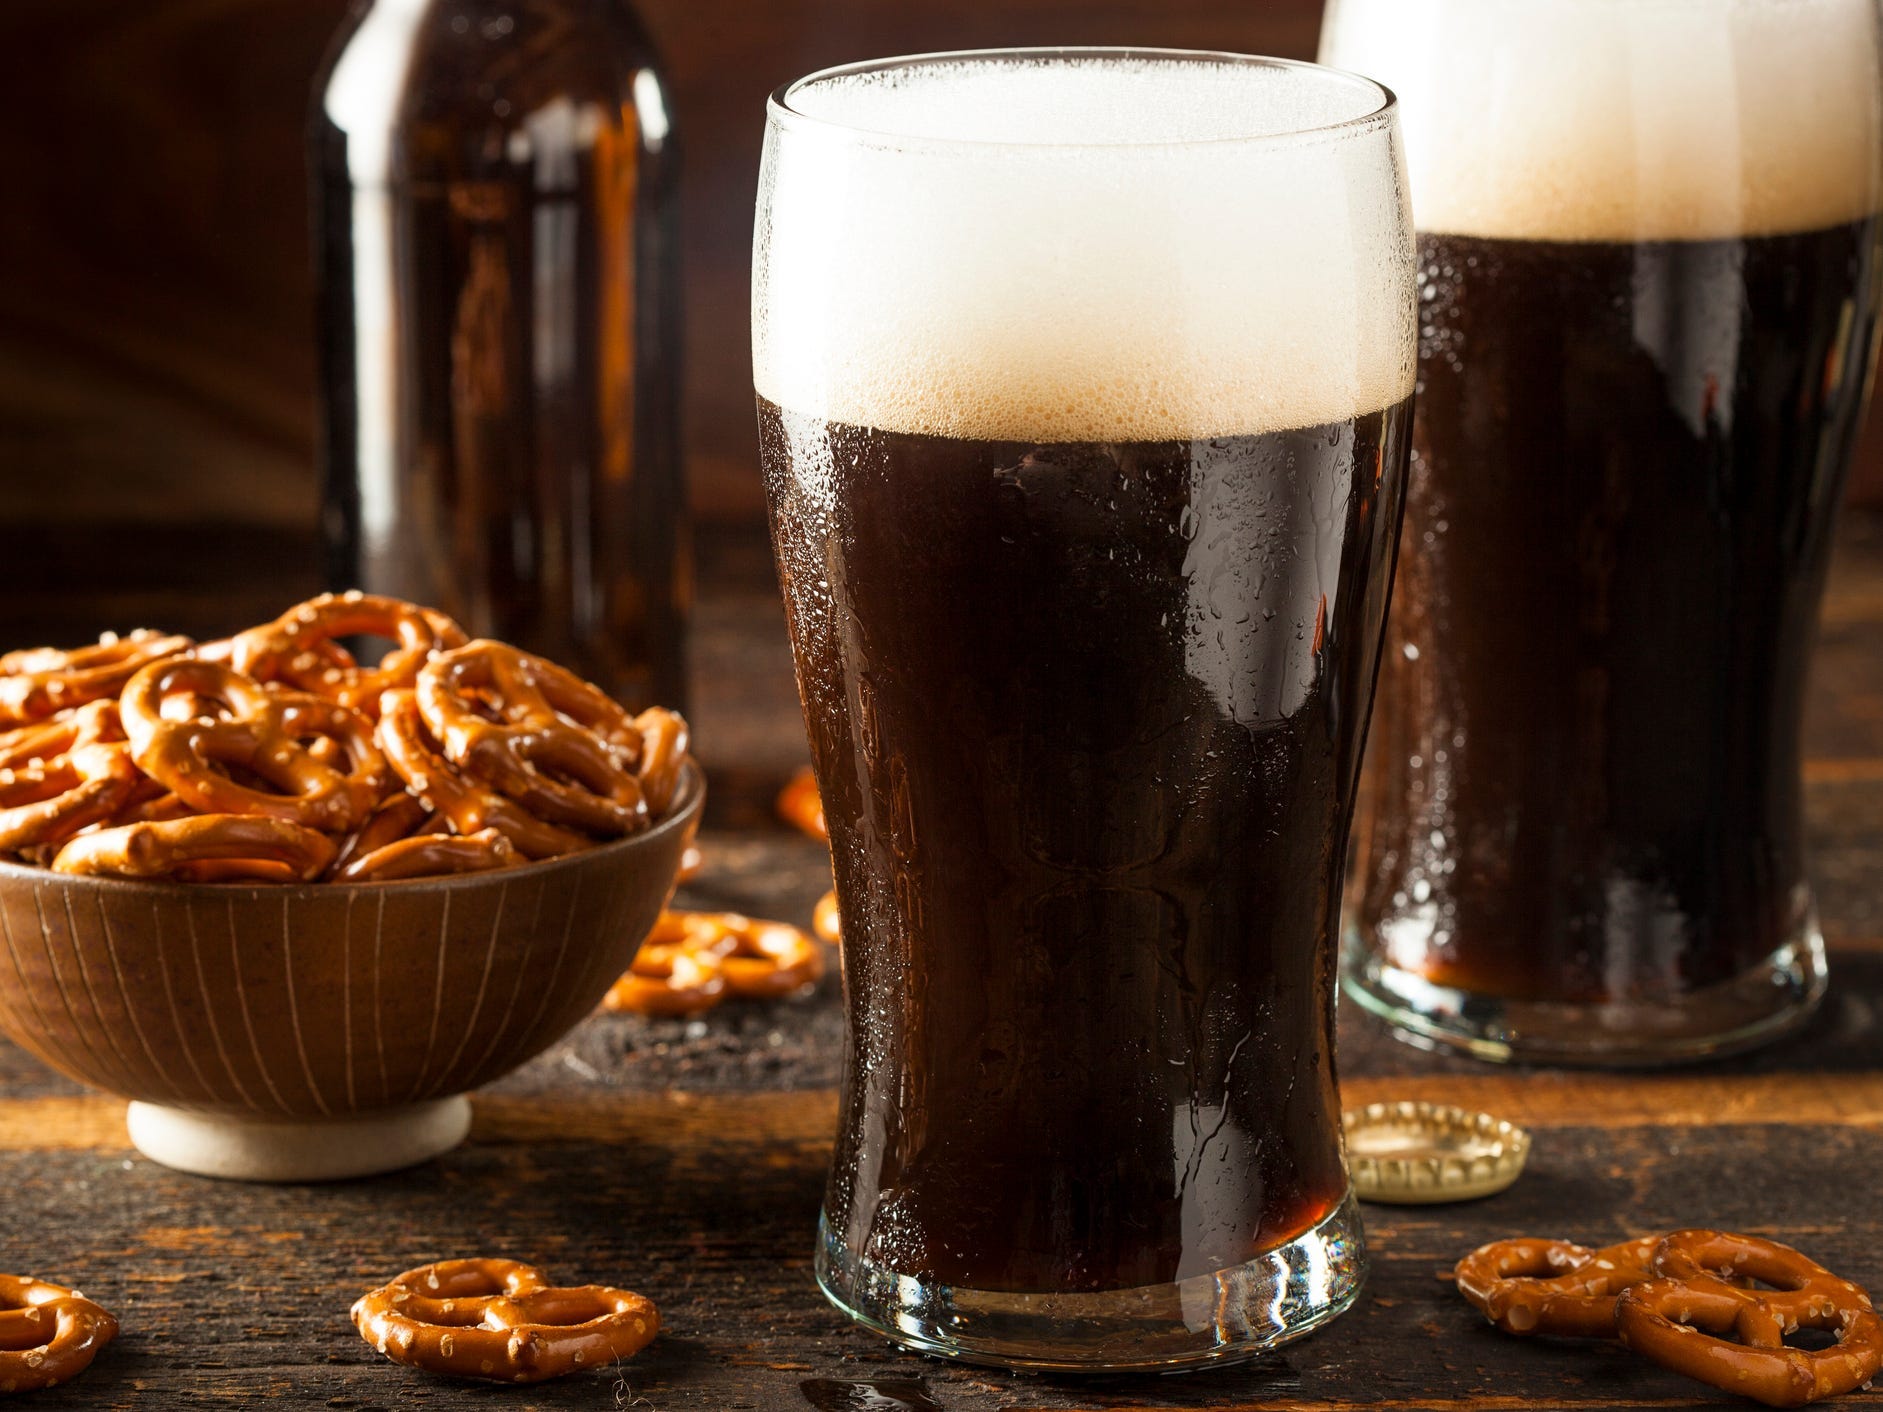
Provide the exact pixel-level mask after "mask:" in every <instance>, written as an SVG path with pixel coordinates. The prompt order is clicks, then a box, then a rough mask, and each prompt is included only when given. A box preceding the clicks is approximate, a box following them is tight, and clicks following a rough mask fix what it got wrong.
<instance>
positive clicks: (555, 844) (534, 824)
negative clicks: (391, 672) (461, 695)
mask: <svg viewBox="0 0 1883 1412" xmlns="http://www.w3.org/2000/svg"><path fill="white" fill-rule="evenodd" d="M378 738H379V743H380V745H381V746H382V747H383V748H384V750H385V752H386V759H387V760H388V761H390V762H391V764H392V768H393V769H394V771H396V772H397V773H398V775H399V777H400V778H401V779H403V780H404V781H405V783H406V787H407V788H408V789H410V790H411V791H412V792H413V793H414V794H416V795H417V796H418V797H419V798H420V799H422V800H423V801H424V802H425V804H426V805H427V807H429V808H432V809H436V810H437V811H438V812H439V813H441V814H443V815H444V816H445V817H446V818H447V819H449V820H450V821H451V827H452V828H454V829H455V830H457V832H459V833H461V834H467V835H468V834H475V833H482V832H483V831H484V830H485V829H491V828H494V829H496V830H497V832H499V833H501V834H502V835H503V836H504V837H505V838H507V839H509V840H510V842H511V843H513V844H515V845H516V847H517V851H518V852H520V853H522V854H523V855H524V857H526V858H554V857H557V856H559V855H561V854H564V853H574V852H575V851H576V850H578V849H582V848H587V847H588V846H589V845H590V843H591V841H592V840H590V839H588V838H586V837H584V836H583V835H581V834H579V833H576V832H575V831H574V830H573V829H565V828H561V827H559V826H558V825H555V824H552V823H549V822H547V821H546V820H543V819H539V818H537V817H536V815H534V814H532V813H531V812H530V811H529V810H528V809H526V808H524V807H523V806H522V805H521V804H518V803H517V802H516V801H515V800H513V799H510V798H509V797H507V796H505V795H502V794H498V793H497V792H496V791H495V790H492V789H487V788H485V787H484V785H483V784H481V783H480V782H479V781H478V780H476V779H475V778H473V777H472V776H471V775H470V774H468V773H467V772H465V771H464V770H461V769H459V768H458V767H457V766H456V765H454V764H453V763H452V762H451V761H449V760H447V759H446V758H445V757H444V756H443V755H442V754H441V753H440V752H439V749H438V746H437V744H436V742H435V741H434V740H433V739H432V735H431V732H430V730H429V729H428V728H427V727H426V725H425V721H424V718H423V717H422V716H421V715H420V714H419V710H418V701H417V698H416V697H415V696H414V694H413V693H412V692H410V691H389V692H387V693H386V694H385V696H384V697H383V698H382V699H381V700H380V704H379V733H378Z"/></svg>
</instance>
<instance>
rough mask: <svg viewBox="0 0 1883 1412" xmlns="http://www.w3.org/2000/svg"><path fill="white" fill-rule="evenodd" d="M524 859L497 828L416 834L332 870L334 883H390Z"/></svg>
mask: <svg viewBox="0 0 1883 1412" xmlns="http://www.w3.org/2000/svg"><path fill="white" fill-rule="evenodd" d="M522 861H523V856H522V855H521V854H520V853H518V852H517V848H516V845H515V844H514V843H512V842H510V840H509V839H507V838H505V837H504V836H503V835H502V834H501V833H499V832H497V830H496V829H484V830H483V831H482V832H480V833H474V834H469V835H465V836H462V837H460V836H459V835H456V834H438V833H433V834H417V835H414V836H413V837H411V838H400V839H394V840H393V841H392V842H391V843H385V844H381V845H380V846H379V847H378V848H375V849H373V850H372V851H371V852H369V853H362V854H360V855H358V856H357V857H355V858H353V859H351V860H350V861H348V862H347V863H346V864H344V865H343V866H341V867H339V868H336V869H335V870H334V874H333V876H334V880H335V881H336V882H392V881H394V880H395V879H399V878H435V877H443V876H444V875H446V874H448V873H482V872H488V871H490V870H492V869H494V868H511V867H515V866H516V865H517V864H518V863H521V862H522Z"/></svg>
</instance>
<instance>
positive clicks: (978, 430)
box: [752, 54, 1415, 441]
mask: <svg viewBox="0 0 1883 1412" xmlns="http://www.w3.org/2000/svg"><path fill="white" fill-rule="evenodd" d="M1385 102H1386V99H1385V96H1384V95H1383V94H1382V93H1381V92H1380V90H1379V89H1378V88H1377V87H1376V86H1374V85H1372V84H1369V83H1363V82H1360V81H1357V80H1354V79H1352V78H1349V77H1346V76H1341V75H1332V74H1328V73H1326V72H1325V71H1321V70H1316V69H1313V68H1310V67H1307V66H1296V65H1269V64H1262V65H1257V64H1251V63H1237V62H1234V61H1232V60H1226V59H1225V60H1220V61H1215V62H1205V61H1201V60H1198V59H1192V58H1178V57H1175V56H1161V57H1160V56H1154V55H1138V56H1132V57H1124V56H1120V55H1115V54H1114V55H1106V56H1104V57H1102V58H1099V57H1093V56H1091V55H1070V56H1048V55H1033V56H1024V57H1022V56H1013V55H1005V56H998V57H996V56H977V55H962V56H942V57H938V58H936V59H925V60H918V61H912V62H904V63H899V64H898V63H892V64H890V65H887V66H871V67H869V68H867V69H865V70H861V71H850V72H839V73H837V74H834V75H831V76H825V77H818V78H813V79H810V80H806V81H805V82H803V83H801V84H798V85H795V86H794V87H793V88H792V89H790V90H789V91H788V92H787V94H786V95H785V96H784V98H783V105H784V106H783V107H782V108H781V107H780V106H779V105H778V104H777V103H774V108H773V113H772V121H771V124H770V126H769V128H768V130H767V134H766V146H765V160H764V166H763V169H762V172H761V176H760V190H759V216H758V228H757V233H756V238H755V243H754V278H753V291H752V331H753V356H754V376H755V380H756V383H757V387H758V391H759V393H760V394H761V395H762V396H764V397H766V398H769V399H770V400H772V401H773V402H776V403H778V404H779V405H781V406H783V407H786V408H789V409H790V410H792V411H794V412H799V413H802V414H804V415H807V416H812V417H818V418H823V419H828V420H832V421H843V422H850V423H855V424H859V425H864V426H874V427H878V428H881V429H884V430H890V431H905V432H924V433H929V434H934V435H946V436H959V437H982V438H989V439H1005V438H1010V439H1014V440H1037V441H1074V440H1149V439H1158V438H1179V437H1208V436H1217V435H1229V434H1234V433H1241V432H1255V431H1263V430H1270V429H1276V428H1282V427H1298V426H1314V425H1320V424H1323V423H1327V422H1335V421H1341V420H1344V419H1346V418H1348V417H1351V416H1353V415H1355V414H1356V413H1361V412H1368V411H1374V410H1377V409H1379V408H1381V407H1384V406H1388V405H1390V404H1391V403H1394V402H1396V401H1398V400H1400V399H1401V398H1403V397H1405V396H1406V395H1407V394H1408V393H1409V392H1410V390H1411V387H1412V376H1413V362H1414V356H1415V348H1414V324H1413V297H1412V272H1411V253H1410V240H1411V237H1410V230H1409V227H1408V224H1407V221H1406V218H1405V203H1404V173H1403V164H1402V162H1401V160H1400V157H1399V151H1398V141H1397V133H1396V128H1395V124H1394V123H1393V122H1392V118H1391V113H1390V111H1382V109H1383V105H1384V104H1385Z"/></svg>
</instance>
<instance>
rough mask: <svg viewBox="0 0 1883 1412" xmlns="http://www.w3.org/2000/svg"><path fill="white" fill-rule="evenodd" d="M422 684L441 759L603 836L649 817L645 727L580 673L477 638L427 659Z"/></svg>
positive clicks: (546, 814)
mask: <svg viewBox="0 0 1883 1412" xmlns="http://www.w3.org/2000/svg"><path fill="white" fill-rule="evenodd" d="M417 691H418V706H419V714H420V715H422V716H423V717H424V718H425V724H426V726H427V727H429V728H430V730H431V733H432V734H433V735H434V736H436V737H437V739H438V741H439V744H440V745H441V746H442V748H443V750H444V754H445V758H446V759H448V760H450V761H451V762H452V763H453V764H454V765H456V766H458V767H459V768H460V769H461V770H463V771H465V772H466V773H467V774H470V775H472V776H474V777H476V778H477V779H479V780H482V781H483V782H484V783H486V784H488V785H489V786H490V787H491V788H492V789H495V790H496V791H497V792H498V793H500V794H503V795H506V796H508V797H509V798H511V799H514V800H515V801H516V802H517V803H519V804H521V805H522V806H523V807H524V808H526V809H528V810H529V811H530V812H531V813H533V814H536V815H537V816H539V817H540V818H543V819H546V820H548V821H549V822H551V823H554V824H560V825H563V826H565V827H568V828H575V829H580V830H581V831H582V832H584V833H587V834H593V835H597V836H599V837H604V838H613V837H619V836H620V835H623V834H630V833H635V832H638V831H639V830H641V829H644V828H646V827H647V826H648V824H649V823H651V822H652V818H653V814H652V811H651V810H650V807H649V801H648V799H647V796H646V794H645V793H644V792H643V790H642V788H641V781H640V779H639V777H638V776H637V774H636V769H637V767H638V766H639V765H640V762H641V757H642V755H643V754H644V753H645V751H646V742H645V738H644V736H643V733H642V731H641V729H640V727H639V726H638V725H637V724H636V722H635V721H634V719H633V718H632V717H630V716H629V715H628V713H627V712H626V711H625V710H624V709H623V708H622V707H621V706H620V705H619V704H618V703H616V702H615V701H614V700H613V699H612V698H610V697H609V696H608V695H606V694H605V693H604V692H602V691H601V690H600V689H599V688H597V687H595V686H592V685H590V684H589V683H588V682H585V681H583V680H582V679H581V678H580V677H578V676H576V675H575V673H573V672H570V671H567V670H565V669H564V668H562V667H558V666H557V665H556V664H555V663H553V662H550V661H547V660H545V659H544V658H541V657H537V656H533V655H532V654H530V653H528V652H523V651H520V650H518V649H517V648H514V647H511V646H509V645H507V644H505V643H501V642H492V641H490V640H488V639H479V640H478V641H476V642H472V643H468V644H467V645H465V646H463V647H460V648H457V649H455V650H454V651H451V652H447V653H445V654H444V655H442V656H440V657H437V658H435V659H433V660H432V661H431V662H429V663H427V664H426V666H425V669H424V670H423V671H421V672H420V673H419V677H418V687H417ZM683 743H684V742H683ZM674 768H676V769H677V768H678V767H677V765H676V766H675V767H674ZM669 792H671V790H669Z"/></svg>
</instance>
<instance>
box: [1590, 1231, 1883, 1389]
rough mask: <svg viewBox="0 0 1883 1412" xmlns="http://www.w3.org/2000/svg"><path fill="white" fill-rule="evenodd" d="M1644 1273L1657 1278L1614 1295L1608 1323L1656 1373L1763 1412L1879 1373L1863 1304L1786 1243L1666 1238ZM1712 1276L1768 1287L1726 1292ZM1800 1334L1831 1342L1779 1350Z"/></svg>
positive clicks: (1879, 1344)
mask: <svg viewBox="0 0 1883 1412" xmlns="http://www.w3.org/2000/svg"><path fill="white" fill-rule="evenodd" d="M1654 1266H1655V1270H1656V1272H1657V1274H1659V1275H1660V1276H1661V1278H1658V1279H1654V1280H1650V1281H1649V1282H1647V1283H1645V1284H1639V1285H1635V1286H1633V1287H1632V1288H1630V1289H1628V1290H1626V1291H1624V1292H1623V1293H1622V1295H1621V1298H1620V1299H1619V1300H1618V1301H1617V1304H1616V1312H1615V1320H1616V1328H1617V1330H1618V1331H1619V1332H1620V1334H1621V1339H1622V1342H1624V1343H1625V1344H1627V1345H1628V1347H1629V1348H1631V1349H1633V1350H1635V1351H1636V1352H1637V1353H1641V1354H1645V1355H1646V1356H1647V1357H1649V1358H1651V1359H1653V1360H1654V1361H1655V1362H1656V1363H1659V1364H1660V1365H1661V1366H1662V1367H1665V1368H1671V1369H1673V1370H1674V1371H1675V1372H1679V1373H1685V1374H1686V1375H1687V1376H1688V1377H1690V1378H1696V1379H1698V1380H1699V1381H1700V1382H1703V1383H1706V1384H1708V1385H1709V1386H1711V1387H1717V1388H1721V1389H1724V1390H1725V1391H1727V1392H1735V1393H1738V1394H1740V1395H1741V1396H1743V1397H1750V1398H1753V1399H1754V1400H1756V1401H1759V1402H1763V1403H1765V1404H1766V1405H1767V1406H1768V1407H1802V1406H1804V1405H1805V1404H1806V1403H1809V1402H1816V1401H1818V1400H1820V1399H1821V1398H1826V1397H1836V1396H1838V1395H1840V1394H1842V1393H1846V1392H1850V1391H1852V1390H1854V1389H1856V1388H1859V1387H1862V1386H1863V1385H1864V1384H1865V1383H1867V1382H1869V1381H1870V1379H1872V1378H1874V1377H1875V1376H1876V1375H1877V1373H1878V1372H1879V1371H1880V1370H1883V1320H1879V1319H1878V1317H1877V1314H1876V1311H1875V1309H1874V1308H1873V1307H1872V1305H1871V1302H1870V1296H1869V1295H1868V1294H1867V1293H1866V1292H1865V1291H1864V1290H1863V1288H1862V1287H1861V1286H1859V1285H1856V1284H1853V1283H1851V1282H1850V1281H1849V1280H1846V1279H1843V1278H1841V1277H1840V1276H1837V1275H1834V1274H1832V1273H1831V1272H1830V1271H1829V1270H1827V1269H1825V1268H1824V1267H1823V1266H1822V1265H1820V1264H1818V1263H1817V1262H1816V1261H1815V1260H1812V1259H1811V1258H1810V1257H1808V1256H1806V1255H1803V1254H1801V1253H1800V1252H1799V1251H1796V1250H1794V1249H1792V1248H1791V1247H1790V1246H1788V1245H1781V1244H1780V1243H1779V1242H1777V1241H1775V1240H1765V1239H1762V1238H1760V1237H1758V1236H1743V1235H1731V1234H1727V1233H1725V1232H1721V1231H1708V1230H1689V1231H1676V1232H1675V1233H1674V1234H1672V1235H1670V1236H1668V1237H1667V1239H1666V1241H1664V1242H1663V1243H1662V1245H1661V1247H1660V1249H1659V1250H1658V1251H1657V1253H1656V1255H1655V1258H1654ZM1677 1272H1678V1273H1677ZM1722 1274H1730V1275H1732V1276H1735V1277H1738V1278H1742V1279H1743V1278H1750V1279H1756V1280H1759V1281H1761V1282H1763V1283H1765V1284H1768V1285H1772V1286H1775V1288H1772V1289H1759V1288H1747V1287H1745V1286H1743V1285H1738V1284H1729V1283H1727V1282H1726V1280H1725V1279H1722V1278H1720V1276H1721V1275H1722ZM1800 1329H1819V1330H1822V1331H1824V1332H1827V1333H1830V1334H1832V1335H1833V1336H1834V1337H1835V1338H1836V1340H1837V1341H1836V1343H1834V1344H1833V1345H1831V1346H1830V1347H1828V1348H1823V1349H1818V1350H1815V1351H1811V1350H1806V1349H1802V1348H1787V1347H1786V1346H1785V1335H1787V1334H1789V1333H1796V1332H1797V1331H1798V1330H1800ZM1727 1334H1731V1335H1732V1336H1733V1337H1732V1338H1727V1337H1725V1335H1727Z"/></svg>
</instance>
